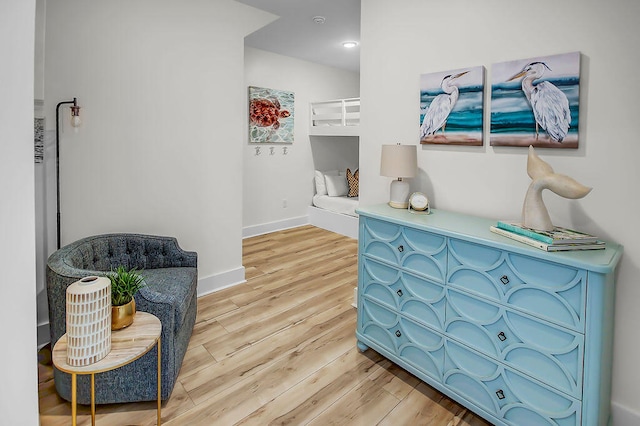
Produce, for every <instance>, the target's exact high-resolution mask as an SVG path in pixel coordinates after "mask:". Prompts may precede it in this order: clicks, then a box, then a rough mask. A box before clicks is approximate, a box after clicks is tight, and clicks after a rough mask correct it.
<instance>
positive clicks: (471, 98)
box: [420, 66, 484, 146]
mask: <svg viewBox="0 0 640 426" xmlns="http://www.w3.org/2000/svg"><path fill="white" fill-rule="evenodd" d="M483 99H484V67H482V66H479V67H471V68H461V69H457V70H451V71H444V72H436V73H430V74H423V75H421V76H420V143H423V144H443V145H471V146H482V144H483V143H482V118H483V117H482V108H483Z"/></svg>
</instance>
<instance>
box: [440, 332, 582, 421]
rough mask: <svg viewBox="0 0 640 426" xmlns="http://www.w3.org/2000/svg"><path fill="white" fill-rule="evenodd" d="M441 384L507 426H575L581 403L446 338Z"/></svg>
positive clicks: (579, 417)
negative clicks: (509, 425)
mask: <svg viewBox="0 0 640 426" xmlns="http://www.w3.org/2000/svg"><path fill="white" fill-rule="evenodd" d="M445 345H446V359H445V371H444V379H443V383H444V385H445V386H447V387H449V388H450V389H451V390H452V391H454V392H456V393H458V394H459V395H461V396H462V397H464V398H465V399H467V400H468V401H470V402H472V403H473V404H475V405H477V406H479V407H481V408H483V409H484V410H486V411H487V412H489V413H490V414H492V415H494V416H495V417H497V418H499V419H502V420H503V421H505V422H506V423H507V424H511V425H514V426H527V425H532V426H533V425H536V426H537V425H562V426H569V425H571V426H575V425H579V424H580V421H581V403H580V402H579V401H578V400H576V399H574V398H571V397H569V396H567V395H565V394H563V393H560V392H557V391H555V390H554V389H552V388H550V387H548V386H546V385H544V384H542V383H540V382H537V381H535V380H532V379H529V378H528V377H527V376H525V375H522V374H520V373H519V372H517V371H516V370H513V369H511V368H509V367H507V366H504V365H502V364H500V363H498V362H496V361H494V360H491V359H489V358H487V357H485V356H482V355H481V354H478V353H476V352H474V351H472V350H470V349H469V348H467V347H465V346H464V345H462V344H459V343H456V342H455V341H453V340H450V339H446V342H445Z"/></svg>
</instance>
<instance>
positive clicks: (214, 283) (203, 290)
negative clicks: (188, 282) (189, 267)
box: [198, 266, 246, 297]
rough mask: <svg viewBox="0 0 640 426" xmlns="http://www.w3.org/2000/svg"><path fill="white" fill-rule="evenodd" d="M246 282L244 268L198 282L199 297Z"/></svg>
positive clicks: (201, 279) (211, 276)
mask: <svg viewBox="0 0 640 426" xmlns="http://www.w3.org/2000/svg"><path fill="white" fill-rule="evenodd" d="M243 282H246V279H245V278H244V266H241V267H240V268H236V269H232V270H230V271H226V272H221V273H219V274H215V275H210V276H208V277H205V278H200V279H199V280H198V297H202V296H205V295H207V294H209V293H213V292H215V291H218V290H222V289H223V288H228V287H233V286H234V285H238V284H242V283H243Z"/></svg>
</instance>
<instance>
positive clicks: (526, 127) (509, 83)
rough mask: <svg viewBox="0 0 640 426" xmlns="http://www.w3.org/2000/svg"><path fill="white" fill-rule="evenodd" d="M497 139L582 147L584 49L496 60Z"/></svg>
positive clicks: (493, 110) (493, 130)
mask: <svg viewBox="0 0 640 426" xmlns="http://www.w3.org/2000/svg"><path fill="white" fill-rule="evenodd" d="M491 73H492V77H491V145H492V146H524V147H528V146H530V145H533V146H535V147H546V148H577V147H578V118H579V117H578V116H579V114H578V111H579V105H580V102H579V100H580V99H579V86H580V52H572V53H566V54H562V55H553V56H545V57H538V58H529V59H522V60H518V61H510V62H502V63H499V64H494V65H493V66H492V68H491Z"/></svg>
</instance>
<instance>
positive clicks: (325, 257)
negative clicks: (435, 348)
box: [38, 226, 488, 426]
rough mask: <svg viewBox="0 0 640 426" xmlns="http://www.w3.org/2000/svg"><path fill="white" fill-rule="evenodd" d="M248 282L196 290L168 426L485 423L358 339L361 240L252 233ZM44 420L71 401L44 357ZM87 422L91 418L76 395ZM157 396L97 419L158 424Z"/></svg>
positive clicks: (166, 411)
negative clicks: (356, 305) (208, 290)
mask: <svg viewBox="0 0 640 426" xmlns="http://www.w3.org/2000/svg"><path fill="white" fill-rule="evenodd" d="M243 250H244V252H243V263H244V266H245V268H246V277H247V282H246V283H244V284H240V285H237V286H234V287H232V288H229V289H225V290H221V291H218V292H216V293H213V294H210V295H207V296H204V297H201V298H200V299H198V314H197V319H196V325H195V328H194V331H193V335H192V337H191V341H190V344H189V348H188V350H187V353H186V356H185V359H184V362H183V365H182V369H181V370H180V375H179V377H178V382H177V384H176V386H175V388H174V390H173V394H172V396H171V398H170V399H169V401H167V402H166V403H164V404H163V407H162V422H163V424H165V425H167V426H185V425H189V426H192V425H203V426H209V425H223V426H226V425H328V424H331V425H388V426H399V425H412V426H413V425H433V426H440V425H442V426H487V425H488V423H486V422H485V421H484V420H482V419H481V418H479V417H478V416H476V415H474V414H473V413H471V412H470V411H468V410H466V409H465V408H464V407H462V406H460V405H458V404H457V403H455V402H453V401H451V400H450V399H448V398H447V397H445V396H444V395H442V394H440V393H439V392H437V391H436V390H434V389H433V388H431V387H429V386H428V385H426V384H424V383H423V382H421V381H420V380H418V379H417V378H416V377H414V376H412V375H411V374H409V373H407V372H406V371H404V370H402V369H401V368H399V367H397V366H396V365H394V364H393V363H391V362H389V361H388V360H386V359H384V358H383V357H381V356H380V355H378V354H377V353H375V352H374V351H372V350H368V351H366V352H365V353H360V352H359V351H358V350H357V348H356V339H355V334H354V332H355V327H356V310H355V309H354V308H353V307H352V306H351V303H352V301H353V300H352V299H353V288H354V287H355V286H356V283H357V242H356V241H355V240H352V239H350V238H347V237H343V236H341V235H338V234H334V233H332V232H329V231H325V230H322V229H319V228H315V227H312V226H303V227H299V228H294V229H290V230H286V231H281V232H276V233H272V234H267V235H262V236H258V237H253V238H248V239H246V240H244V243H243ZM38 368H39V370H38V371H39V389H40V422H41V423H40V424H41V425H42V426H55V425H69V424H70V423H71V414H70V413H71V408H70V404H69V403H68V402H66V401H64V400H62V399H61V398H60V397H58V395H57V394H56V392H55V388H54V385H53V379H52V368H51V366H46V365H41V364H39V366H38ZM78 416H79V417H78V425H88V424H90V423H91V416H90V409H89V407H84V406H79V409H78ZM155 420H156V405H155V403H154V402H149V403H131V404H113V405H100V406H98V407H97V424H99V425H100V426H109V425H113V426H122V425H145V426H146V425H153V424H155Z"/></svg>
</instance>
